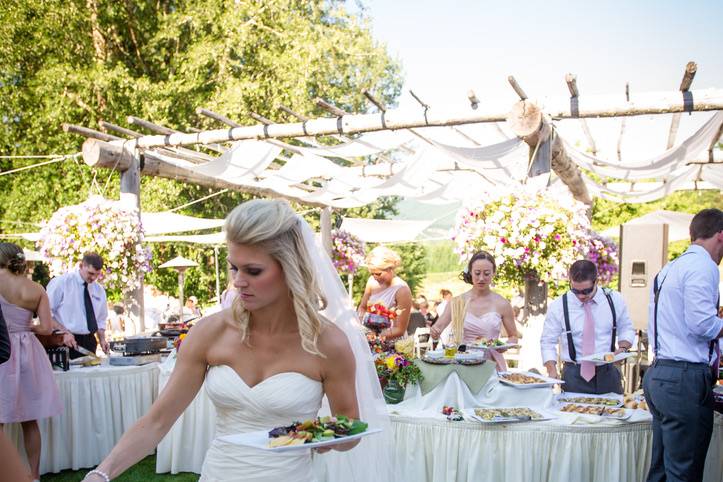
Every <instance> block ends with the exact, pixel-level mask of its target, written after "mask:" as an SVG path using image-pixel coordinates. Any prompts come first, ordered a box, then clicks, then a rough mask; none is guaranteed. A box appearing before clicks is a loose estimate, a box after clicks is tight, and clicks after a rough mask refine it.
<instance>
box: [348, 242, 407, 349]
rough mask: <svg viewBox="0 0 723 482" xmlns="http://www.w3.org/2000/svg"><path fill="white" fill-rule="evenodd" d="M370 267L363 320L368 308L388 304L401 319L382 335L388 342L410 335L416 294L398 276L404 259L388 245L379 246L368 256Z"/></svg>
mask: <svg viewBox="0 0 723 482" xmlns="http://www.w3.org/2000/svg"><path fill="white" fill-rule="evenodd" d="M366 264H367V269H368V270H369V272H370V273H371V277H370V278H369V279H368V280H367V285H366V288H364V295H363V296H362V299H361V302H360V303H359V309H358V313H359V319H363V318H364V314H365V313H366V309H367V306H369V305H373V304H375V303H384V306H386V307H387V308H389V309H395V310H396V311H397V319H396V320H394V321H393V322H392V326H390V327H389V328H386V329H384V330H382V332H381V333H380V335H381V336H383V337H384V338H386V339H387V340H393V339H395V338H401V337H403V336H406V334H407V325H409V315H410V314H411V312H412V291H411V290H410V289H409V285H407V283H406V282H405V281H404V280H403V279H401V278H400V277H399V276H397V275H396V273H395V270H396V269H397V268H399V266H401V264H402V258H400V257H399V255H398V254H397V253H395V252H394V251H392V250H391V249H389V248H387V247H386V246H377V247H376V248H374V249H372V250H371V251H370V252H369V254H368V255H367V258H366Z"/></svg>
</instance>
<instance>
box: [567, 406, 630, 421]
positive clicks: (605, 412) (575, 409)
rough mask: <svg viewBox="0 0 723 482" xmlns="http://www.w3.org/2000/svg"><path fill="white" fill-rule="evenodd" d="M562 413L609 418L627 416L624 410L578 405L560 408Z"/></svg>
mask: <svg viewBox="0 0 723 482" xmlns="http://www.w3.org/2000/svg"><path fill="white" fill-rule="evenodd" d="M560 411H561V412H568V413H584V414H586V415H600V416H607V417H616V418H623V417H625V416H626V412H625V409H624V408H611V407H595V406H591V405H578V404H576V403H568V404H566V405H564V406H563V407H562V408H560Z"/></svg>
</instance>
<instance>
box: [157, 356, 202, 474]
mask: <svg viewBox="0 0 723 482" xmlns="http://www.w3.org/2000/svg"><path fill="white" fill-rule="evenodd" d="M174 366H175V358H174V357H173V355H171V356H169V357H168V358H167V359H166V360H165V361H164V362H163V363H162V364H161V369H160V376H159V380H158V388H159V390H163V388H164V387H165V386H166V384H167V383H168V380H169V379H170V378H171V372H172V371H173V367H174ZM215 420H216V408H215V407H214V406H213V403H211V400H210V399H209V398H208V395H206V389H205V387H204V386H202V387H201V390H199V392H198V395H196V398H194V399H193V401H192V402H191V404H190V405H189V406H188V408H186V411H185V412H183V413H182V414H181V416H180V417H178V420H176V423H174V424H173V427H171V430H170V431H169V432H168V434H167V435H166V436H165V437H164V438H163V440H161V443H159V444H158V448H157V450H156V472H158V473H165V472H171V473H172V474H177V473H178V472H195V473H197V474H198V473H200V472H201V466H202V465H203V459H204V457H205V456H206V449H207V448H208V447H210V446H211V441H212V440H213V437H214V435H215V428H214V421H215ZM199 447H203V449H202V450H201V449H199Z"/></svg>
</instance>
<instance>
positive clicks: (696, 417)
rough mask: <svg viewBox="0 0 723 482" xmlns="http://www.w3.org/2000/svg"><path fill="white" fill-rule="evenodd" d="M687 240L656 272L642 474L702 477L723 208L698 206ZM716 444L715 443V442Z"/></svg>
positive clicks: (713, 374)
mask: <svg viewBox="0 0 723 482" xmlns="http://www.w3.org/2000/svg"><path fill="white" fill-rule="evenodd" d="M690 239H691V245H690V246H689V247H688V249H687V250H686V251H685V253H683V254H682V255H680V256H679V257H678V258H677V259H675V260H673V261H671V262H670V263H668V264H667V265H665V266H664V267H663V269H662V270H661V271H660V273H658V275H657V276H656V277H655V279H654V281H653V284H652V286H651V294H650V305H649V307H648V313H649V315H648V333H649V339H650V342H651V343H652V345H653V352H654V353H655V360H654V361H653V364H652V366H651V367H650V368H649V369H648V371H647V373H645V378H644V379H643V389H644V391H645V399H646V400H647V402H648V406H649V407H650V413H651V414H652V416H653V452H652V459H651V462H650V471H649V472H648V481H664V480H702V479H703V467H704V465H705V458H706V455H707V453H708V445H709V444H710V439H711V434H712V432H713V392H712V388H713V386H714V385H715V384H716V383H717V381H718V368H719V359H720V346H719V342H720V337H721V336H723V319H721V318H720V315H719V313H718V304H719V303H720V293H719V290H718V283H719V278H720V273H719V271H718V265H719V264H720V262H721V259H722V258H723V211H721V210H720V209H704V210H702V211H700V212H699V213H698V214H696V215H695V216H693V220H692V221H691V222H690ZM716 450H719V451H720V447H718V449H716Z"/></svg>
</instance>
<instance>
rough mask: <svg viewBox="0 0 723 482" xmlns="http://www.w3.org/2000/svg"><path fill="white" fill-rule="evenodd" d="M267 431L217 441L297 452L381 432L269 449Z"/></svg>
mask: <svg viewBox="0 0 723 482" xmlns="http://www.w3.org/2000/svg"><path fill="white" fill-rule="evenodd" d="M269 431H270V430H260V431H258V432H247V433H237V434H233V435H225V436H223V437H219V440H221V441H223V442H228V443H232V444H234V445H243V446H246V447H253V448H256V449H261V450H268V451H270V452H299V451H301V450H310V449H314V448H317V447H329V446H332V445H338V444H340V443H344V442H349V441H351V440H357V439H360V438H362V437H366V436H367V435H372V434H375V433H379V432H381V431H382V429H380V428H369V429H367V431H366V432H362V433H359V434H356V435H349V436H348V437H342V438H335V439H333V440H325V441H324V442H313V443H308V444H303V445H284V446H281V447H269V440H271V439H269Z"/></svg>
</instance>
